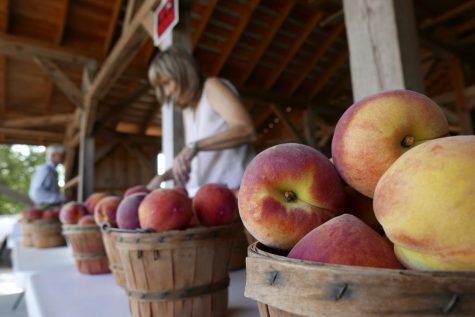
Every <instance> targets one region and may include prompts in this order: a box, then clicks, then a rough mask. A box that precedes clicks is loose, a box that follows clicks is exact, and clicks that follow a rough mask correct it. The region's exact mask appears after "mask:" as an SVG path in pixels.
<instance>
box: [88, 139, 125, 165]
mask: <svg viewBox="0 0 475 317" xmlns="http://www.w3.org/2000/svg"><path fill="white" fill-rule="evenodd" d="M119 143H120V141H119V140H117V139H115V140H111V141H110V142H109V143H107V144H106V145H103V146H102V147H101V148H99V149H98V150H97V151H96V155H95V157H94V164H97V162H99V161H100V160H102V159H103V158H104V157H105V156H106V155H107V154H109V153H110V152H111V151H112V150H114V149H115V147H116V146H117V145H118V144H119Z"/></svg>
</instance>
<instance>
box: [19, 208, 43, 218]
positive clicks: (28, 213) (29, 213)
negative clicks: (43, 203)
mask: <svg viewBox="0 0 475 317" xmlns="http://www.w3.org/2000/svg"><path fill="white" fill-rule="evenodd" d="M42 217H43V210H42V209H39V208H35V207H32V208H29V209H27V210H25V211H24V212H23V213H22V218H23V219H26V220H37V219H41V218H42Z"/></svg>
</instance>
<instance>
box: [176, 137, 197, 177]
mask: <svg viewBox="0 0 475 317" xmlns="http://www.w3.org/2000/svg"><path fill="white" fill-rule="evenodd" d="M195 155H196V149H193V148H190V147H188V146H185V147H184V148H183V149H182V150H181V152H180V153H179V154H178V155H177V157H176V158H175V160H174V161H173V177H174V179H175V182H176V185H180V186H184V185H185V184H186V182H187V181H188V179H189V178H190V171H191V160H192V159H193V157H195Z"/></svg>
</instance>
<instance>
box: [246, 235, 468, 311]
mask: <svg viewBox="0 0 475 317" xmlns="http://www.w3.org/2000/svg"><path fill="white" fill-rule="evenodd" d="M245 296H246V297H249V298H252V299H254V300H256V301H257V303H258V307H259V313H260V316H261V317H276V316H278V317H297V316H319V317H320V316H322V317H346V316H352V317H353V316H361V317H363V316H364V317H373V316H374V317H376V316H378V317H380V316H418V317H420V316H441V315H448V316H466V317H469V316H470V317H473V316H475V273H471V272H420V271H413V270H392V269H377V268H365V267H355V266H344V265H329V264H320V263H313V262H308V261H299V260H294V259H289V258H287V257H285V256H279V255H275V254H272V253H270V252H268V251H266V250H265V249H264V247H263V246H262V245H261V244H259V243H254V244H252V245H250V246H249V249H248V257H247V259H246V288H245Z"/></svg>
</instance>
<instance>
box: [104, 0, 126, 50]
mask: <svg viewBox="0 0 475 317" xmlns="http://www.w3.org/2000/svg"><path fill="white" fill-rule="evenodd" d="M121 6H122V0H115V2H114V4H113V8H112V14H111V15H110V18H109V25H108V26H107V31H106V35H105V40H104V48H103V50H102V53H103V55H104V56H107V53H108V52H109V49H110V46H111V43H112V39H113V38H114V31H115V27H116V25H117V20H118V19H119V12H120V7H121Z"/></svg>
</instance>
